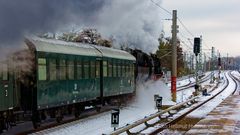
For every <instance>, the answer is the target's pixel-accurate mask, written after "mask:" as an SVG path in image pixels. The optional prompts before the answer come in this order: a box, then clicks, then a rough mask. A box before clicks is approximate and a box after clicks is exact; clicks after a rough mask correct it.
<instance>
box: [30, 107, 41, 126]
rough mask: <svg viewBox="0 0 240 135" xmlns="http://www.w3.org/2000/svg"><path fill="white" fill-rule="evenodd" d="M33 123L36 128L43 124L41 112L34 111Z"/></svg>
mask: <svg viewBox="0 0 240 135" xmlns="http://www.w3.org/2000/svg"><path fill="white" fill-rule="evenodd" d="M32 124H33V127H34V128H35V129H37V128H39V127H40V126H41V120H40V113H39V112H38V111H33V112H32Z"/></svg>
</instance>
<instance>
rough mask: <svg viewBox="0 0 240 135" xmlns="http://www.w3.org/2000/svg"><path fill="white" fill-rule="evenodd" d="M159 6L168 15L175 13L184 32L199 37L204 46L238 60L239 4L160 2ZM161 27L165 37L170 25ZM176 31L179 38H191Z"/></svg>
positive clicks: (228, 0)
mask: <svg viewBox="0 0 240 135" xmlns="http://www.w3.org/2000/svg"><path fill="white" fill-rule="evenodd" d="M161 5H162V6H163V7H164V8H166V9H168V10H170V11H172V10H173V9H176V10H177V11H178V17H179V18H180V19H181V20H182V22H183V23H184V24H185V25H186V26H187V28H188V29H189V30H190V31H191V32H192V33H193V34H194V36H199V35H202V36H203V40H204V43H205V44H207V46H209V47H211V46H214V47H215V48H216V49H218V50H219V51H220V52H221V53H222V54H223V55H226V54H227V53H229V55H230V56H240V8H239V6H240V0H198V1H197V0H163V1H162V3H161ZM162 15H163V16H166V18H167V17H170V15H168V14H166V13H164V12H162ZM178 24H179V23H178ZM163 25H164V30H165V31H166V33H168V31H169V22H167V21H164V23H163ZM179 27H180V32H181V34H183V35H184V36H186V37H189V38H192V37H191V36H190V35H189V34H188V33H187V32H186V31H184V29H183V27H182V26H181V25H180V24H179ZM168 34H169V33H168ZM179 36H180V38H181V39H184V38H183V37H181V35H180V34H179ZM186 42H187V41H186ZM204 48H206V47H204Z"/></svg>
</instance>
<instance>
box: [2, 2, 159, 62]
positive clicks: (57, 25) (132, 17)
mask: <svg viewBox="0 0 240 135" xmlns="http://www.w3.org/2000/svg"><path fill="white" fill-rule="evenodd" d="M0 20H1V22H0V40H1V43H0V48H1V50H0V54H1V55H3V52H5V53H6V51H5V49H6V48H11V49H13V48H19V47H18V46H19V42H18V41H21V40H23V36H24V35H25V34H36V33H38V34H39V33H47V32H52V33H55V32H63V31H66V29H68V31H69V30H72V29H73V26H76V27H77V28H78V29H82V28H86V27H90V28H96V29H97V30H98V31H99V32H100V33H102V35H103V36H104V37H105V38H109V37H113V38H114V41H116V43H117V44H118V47H120V45H122V44H124V45H126V46H128V47H133V48H138V49H142V50H144V51H146V52H153V51H155V50H156V49H157V46H158V41H157V38H158V36H159V33H160V31H161V25H159V23H160V22H161V17H160V9H159V8H157V7H155V5H154V4H152V3H151V1H148V0H121V1H119V0H113V1H108V0H81V1H76V0H68V1H66V0H50V1H49V0H41V1H39V0H21V1H9V0H1V1H0ZM7 46H8V47H7ZM11 49H10V50H11ZM0 57H2V56H0Z"/></svg>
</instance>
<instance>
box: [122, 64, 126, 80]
mask: <svg viewBox="0 0 240 135" xmlns="http://www.w3.org/2000/svg"><path fill="white" fill-rule="evenodd" d="M125 76H126V65H125V63H123V65H122V77H125Z"/></svg>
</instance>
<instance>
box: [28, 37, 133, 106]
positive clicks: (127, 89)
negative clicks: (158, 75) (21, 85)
mask: <svg viewBox="0 0 240 135" xmlns="http://www.w3.org/2000/svg"><path fill="white" fill-rule="evenodd" d="M26 44H27V45H28V47H29V49H30V50H31V51H32V52H34V55H35V56H34V57H35V67H36V71H35V73H36V78H35V79H36V80H35V83H36V85H35V86H34V88H33V98H32V99H33V101H32V102H33V104H34V105H35V106H34V107H33V108H35V109H36V110H44V109H49V108H56V107H61V106H66V105H72V104H78V103H81V105H84V103H86V104H87V103H93V102H99V101H101V102H103V101H104V100H107V99H108V98H110V97H115V96H119V95H124V94H129V93H133V92H134V91H135V83H134V82H135V80H134V63H135V57H134V56H132V55H131V54H129V53H127V52H125V51H122V50H117V49H112V48H106V47H101V46H96V45H91V44H83V43H73V42H65V41H59V40H52V39H42V38H36V37H35V38H28V39H26Z"/></svg>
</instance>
